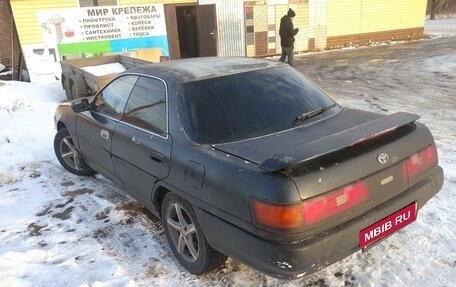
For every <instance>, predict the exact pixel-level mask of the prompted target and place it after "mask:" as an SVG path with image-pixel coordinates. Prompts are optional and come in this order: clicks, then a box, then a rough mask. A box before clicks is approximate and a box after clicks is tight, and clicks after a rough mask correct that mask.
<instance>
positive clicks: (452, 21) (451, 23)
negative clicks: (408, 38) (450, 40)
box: [424, 14, 456, 37]
mask: <svg viewBox="0 0 456 287" xmlns="http://www.w3.org/2000/svg"><path fill="white" fill-rule="evenodd" d="M424 33H425V34H428V35H430V36H432V37H436V36H437V37H441V36H456V14H455V15H444V16H441V17H440V19H437V20H426V23H425V25H424Z"/></svg>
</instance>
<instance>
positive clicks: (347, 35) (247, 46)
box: [11, 0, 427, 74]
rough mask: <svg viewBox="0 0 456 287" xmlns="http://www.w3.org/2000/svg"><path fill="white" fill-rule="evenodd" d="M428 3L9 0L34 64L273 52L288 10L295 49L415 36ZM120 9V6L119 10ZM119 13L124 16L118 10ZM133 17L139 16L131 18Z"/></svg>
mask: <svg viewBox="0 0 456 287" xmlns="http://www.w3.org/2000/svg"><path fill="white" fill-rule="evenodd" d="M426 3H427V0H343V1H342V0H263V1H255V0H177V1H176V0H60V1H52V0H11V8H12V12H13V16H14V20H15V23H16V27H17V31H18V35H19V40H20V42H21V45H22V49H23V52H24V55H25V59H26V63H27V66H28V67H29V69H32V70H33V67H38V66H40V63H41V62H42V61H45V59H47V60H46V61H51V60H52V61H55V62H58V61H59V60H60V59H61V58H62V57H63V56H64V57H90V56H98V55H102V54H109V53H119V52H122V53H123V52H128V51H134V52H135V53H136V55H135V56H137V57H141V58H144V59H147V60H151V61H153V62H155V61H161V60H167V59H179V58H186V57H198V56H210V55H218V56H248V57H263V56H271V55H277V54H280V53H281V46H280V36H279V27H280V19H281V18H282V17H283V16H284V15H285V14H286V13H287V11H288V9H290V8H291V9H293V10H294V11H295V12H296V17H295V19H294V25H295V27H299V33H298V34H297V35H296V37H295V38H296V41H295V52H306V51H318V50H323V49H335V48H340V47H344V46H349V45H358V44H359V45H364V44H367V43H370V42H378V41H388V40H409V39H418V38H421V37H423V32H424V21H425V13H426ZM106 7H108V8H109V9H107V10H105V8H106ZM122 7H125V9H124V10H122V9H120V10H119V8H122ZM144 7H145V9H143V8H144ZM208 7H209V8H210V9H207V8H208ZM203 8H204V9H203ZM141 9H142V10H141ZM150 9H152V10H154V11H152V10H150ZM119 11H123V12H122V13H123V14H125V15H123V16H122V15H119ZM132 11H136V12H134V13H133V12H132ZM141 11H142V12H141ZM106 13H107V14H106ZM122 13H120V14H122ZM131 13H133V14H134V15H130V14H131ZM150 15H152V16H150ZM135 17H136V18H137V19H138V21H133V20H132V19H135ZM147 17H148V18H147ZM102 21H107V22H106V23H105V22H102ZM123 22H125V23H123ZM138 23H139V24H138ZM141 23H142V24H141ZM124 24H125V25H124ZM103 27H107V28H103ZM92 30H93V31H92ZM212 42H214V43H212ZM41 66H44V65H41ZM41 70H42V69H41ZM45 73H48V74H49V73H50V72H49V71H48V72H45Z"/></svg>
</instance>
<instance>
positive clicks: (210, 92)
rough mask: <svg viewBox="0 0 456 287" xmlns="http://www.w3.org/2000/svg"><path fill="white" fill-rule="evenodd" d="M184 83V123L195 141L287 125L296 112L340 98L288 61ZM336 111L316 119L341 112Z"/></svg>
mask: <svg viewBox="0 0 456 287" xmlns="http://www.w3.org/2000/svg"><path fill="white" fill-rule="evenodd" d="M183 88H184V89H183V94H182V95H181V96H180V97H179V110H180V114H181V119H182V124H183V126H184V129H185V131H186V133H187V135H188V136H189V137H190V138H191V139H192V140H193V141H195V142H197V143H205V144H216V143H225V142H232V141H238V140H243V139H248V138H252V137H258V136H262V135H267V134H271V133H275V132H278V131H283V130H287V129H290V128H293V127H294V126H295V125H296V123H295V122H294V121H295V119H296V117H299V116H300V115H302V114H304V113H306V112H309V111H313V110H315V109H319V108H322V107H327V106H329V105H331V104H333V103H334V102H333V101H332V100H331V99H330V98H328V97H327V96H326V95H325V94H323V93H322V92H321V91H320V90H319V89H318V88H317V87H316V86H315V85H314V84H312V83H311V82H310V81H308V80H307V79H306V78H305V77H304V76H302V75H301V74H300V73H298V72H297V71H295V70H294V69H292V68H290V67H288V66H282V67H276V68H269V69H264V70H256V71H250V72H244V73H239V74H233V75H228V76H222V77H216V78H210V79H205V80H201V81H194V82H188V83H185V84H184V86H183ZM330 110H336V109H330ZM330 110H328V111H326V112H325V113H324V114H321V115H318V116H316V117H315V118H313V119H318V118H321V117H323V116H327V115H328V114H330V113H333V112H335V111H330ZM313 119H312V120H313Z"/></svg>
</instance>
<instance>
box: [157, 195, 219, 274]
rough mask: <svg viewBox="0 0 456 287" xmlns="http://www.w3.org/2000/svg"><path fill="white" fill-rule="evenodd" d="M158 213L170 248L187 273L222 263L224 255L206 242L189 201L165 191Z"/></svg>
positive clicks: (204, 269)
mask: <svg viewBox="0 0 456 287" xmlns="http://www.w3.org/2000/svg"><path fill="white" fill-rule="evenodd" d="M161 213H162V224H163V227H164V230H165V235H166V238H167V239H168V242H169V245H170V247H171V250H172V251H173V253H174V256H175V257H176V258H177V260H178V261H179V263H180V264H181V265H182V266H183V267H184V268H185V269H187V270H188V271H189V272H190V273H192V274H195V275H199V274H203V273H206V272H210V271H213V270H214V269H217V268H218V267H220V266H222V265H223V264H224V263H225V261H226V259H227V257H226V256H225V255H223V254H221V253H220V252H218V251H216V250H214V249H213V248H212V247H211V246H210V245H209V244H208V243H207V241H206V238H205V237H204V234H203V231H202V229H201V227H200V226H199V224H198V221H197V218H196V215H195V212H194V211H193V208H192V206H191V205H190V203H188V202H187V201H186V200H184V199H182V198H180V197H179V196H177V195H175V194H173V193H168V194H166V196H165V198H164V200H163V204H162V209H161Z"/></svg>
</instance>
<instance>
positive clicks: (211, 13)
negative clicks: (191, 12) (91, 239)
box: [196, 4, 217, 57]
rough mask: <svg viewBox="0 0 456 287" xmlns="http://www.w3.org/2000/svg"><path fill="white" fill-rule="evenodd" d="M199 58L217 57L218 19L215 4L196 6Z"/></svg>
mask: <svg viewBox="0 0 456 287" xmlns="http://www.w3.org/2000/svg"><path fill="white" fill-rule="evenodd" d="M196 22H197V23H196V29H197V34H198V48H199V56H200V57H207V56H217V18H216V14H215V4H211V5H199V6H196Z"/></svg>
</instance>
